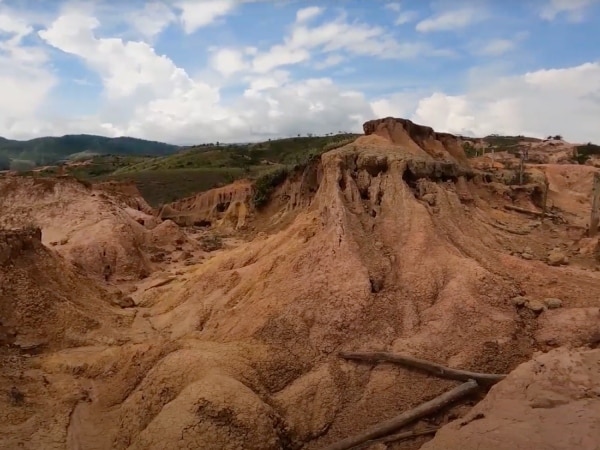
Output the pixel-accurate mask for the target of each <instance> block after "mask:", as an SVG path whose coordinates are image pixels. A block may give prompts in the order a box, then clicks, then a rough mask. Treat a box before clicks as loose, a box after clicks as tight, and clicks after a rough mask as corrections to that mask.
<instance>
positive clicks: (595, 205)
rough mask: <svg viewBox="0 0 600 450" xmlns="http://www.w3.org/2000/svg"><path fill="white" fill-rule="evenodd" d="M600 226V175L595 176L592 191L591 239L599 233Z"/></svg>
mask: <svg viewBox="0 0 600 450" xmlns="http://www.w3.org/2000/svg"><path fill="white" fill-rule="evenodd" d="M598 224H600V173H596V174H594V187H593V189H592V215H591V218H590V237H594V236H596V234H597V233H598Z"/></svg>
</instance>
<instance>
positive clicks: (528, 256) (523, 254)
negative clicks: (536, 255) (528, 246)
mask: <svg viewBox="0 0 600 450" xmlns="http://www.w3.org/2000/svg"><path fill="white" fill-rule="evenodd" d="M521 258H523V259H526V260H532V259H533V255H532V254H531V253H526V252H524V253H521Z"/></svg>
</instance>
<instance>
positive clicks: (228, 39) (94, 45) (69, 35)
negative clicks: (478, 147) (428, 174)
mask: <svg viewBox="0 0 600 450" xmlns="http://www.w3.org/2000/svg"><path fill="white" fill-rule="evenodd" d="M598 23H600V0H503V1H501V0H433V1H427V0H399V1H392V0H381V1H380V0H329V1H309V0H277V1H274V0H195V1H194V0H173V1H169V0H150V1H142V0H129V1H127V2H125V1H120V0H119V1H117V0H96V1H74V0H66V1H61V0H55V1H51V0H0V136H4V137H6V138H12V139H29V138H33V137H39V136H49V135H52V136H61V135H64V134H79V133H90V134H100V135H105V136H133V137H138V138H144V139H151V140H158V141H163V142H169V143H174V144H181V145H190V144H200V143H206V142H215V141H220V142H246V141H258V140H266V139H268V138H276V137H286V136H295V135H297V134H303V135H306V134H307V133H313V134H325V133H332V132H333V133H337V132H338V131H350V132H361V131H362V124H363V123H364V122H365V121H367V120H370V119H374V118H379V117H387V116H395V117H403V118H408V119H410V120H412V121H414V122H417V123H420V124H424V125H428V126H431V127H433V128H434V129H435V130H437V131H444V132H450V133H456V134H464V135H471V136H484V135H487V134H492V133H498V134H512V135H518V134H523V135H528V136H537V137H545V136H547V135H550V134H552V135H555V134H561V135H562V136H563V137H564V138H565V139H567V140H569V141H572V142H588V141H591V142H595V143H599V144H600V28H598Z"/></svg>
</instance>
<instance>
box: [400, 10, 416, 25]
mask: <svg viewBox="0 0 600 450" xmlns="http://www.w3.org/2000/svg"><path fill="white" fill-rule="evenodd" d="M418 17H419V13H418V12H417V11H404V12H402V13H400V14H399V15H398V17H396V20H395V21H394V24H395V25H404V24H406V23H410V22H412V21H414V20H417V18H418Z"/></svg>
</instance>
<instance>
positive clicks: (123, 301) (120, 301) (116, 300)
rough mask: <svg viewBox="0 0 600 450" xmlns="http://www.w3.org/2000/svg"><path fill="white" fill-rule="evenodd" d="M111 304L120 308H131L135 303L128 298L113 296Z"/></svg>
mask: <svg viewBox="0 0 600 450" xmlns="http://www.w3.org/2000/svg"><path fill="white" fill-rule="evenodd" d="M112 302H113V304H115V305H116V306H120V307H121V308H133V307H134V306H135V302H134V301H133V299H132V298H131V297H130V296H126V297H121V296H115V297H113V300H112Z"/></svg>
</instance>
